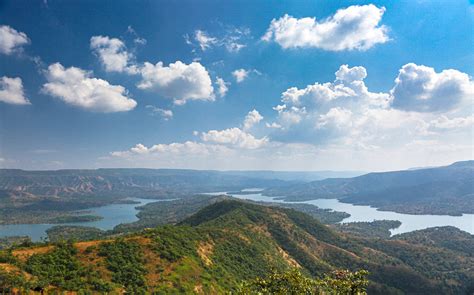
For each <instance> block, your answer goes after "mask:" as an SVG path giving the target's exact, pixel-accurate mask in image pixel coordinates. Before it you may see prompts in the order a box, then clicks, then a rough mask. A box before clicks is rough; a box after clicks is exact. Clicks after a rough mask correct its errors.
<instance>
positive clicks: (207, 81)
mask: <svg viewBox="0 0 474 295" xmlns="http://www.w3.org/2000/svg"><path fill="white" fill-rule="evenodd" d="M140 74H141V76H142V81H141V82H140V83H139V84H138V85H137V86H138V88H140V89H147V90H152V91H155V92H156V93H158V94H160V95H163V96H164V97H167V98H170V99H173V101H174V103H175V104H177V105H183V104H185V103H186V102H187V101H188V100H204V101H214V100H215V96H214V88H213V87H212V81H211V78H210V76H209V73H208V72H207V70H206V68H205V67H204V66H203V65H201V64H200V63H198V62H192V63H190V64H189V65H187V64H185V63H183V62H181V61H176V62H175V63H170V64H169V66H164V65H163V63H162V62H158V63H157V64H155V65H154V64H151V63H149V62H145V64H144V66H143V67H142V68H141V69H140Z"/></svg>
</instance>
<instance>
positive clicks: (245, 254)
mask: <svg viewBox="0 0 474 295" xmlns="http://www.w3.org/2000/svg"><path fill="white" fill-rule="evenodd" d="M463 238H466V237H463ZM411 239H413V238H411ZM0 253H1V255H0V268H1V267H3V269H4V271H3V273H4V274H5V273H6V272H10V273H12V272H13V273H15V274H16V277H17V278H20V277H23V278H24V280H25V281H27V282H29V283H28V284H29V285H28V284H25V286H26V285H28V286H27V287H29V288H35V287H36V288H37V289H38V290H40V289H41V288H45V289H47V290H55V289H59V290H74V291H78V290H89V291H94V290H95V291H107V290H109V291H110V290H116V291H117V290H121V289H125V290H128V291H129V292H131V293H133V292H141V291H145V290H146V291H147V292H156V293H170V294H175V293H202V294H222V293H226V292H230V291H233V292H236V291H237V290H238V288H239V285H241V283H242V282H243V281H246V280H252V279H254V278H256V277H266V276H268V275H269V274H271V273H272V272H274V271H278V272H284V271H287V270H289V269H291V268H297V269H299V270H300V271H301V272H302V273H303V274H304V275H305V276H308V277H314V278H318V277H319V278H321V277H323V276H324V274H327V273H330V272H331V271H334V270H337V269H347V270H350V271H357V270H360V269H364V270H368V271H369V273H370V275H369V280H370V284H369V287H368V291H369V294H401V293H408V294H462V293H464V292H467V290H468V289H469V288H470V287H472V286H469V285H468V284H469V282H472V281H474V277H473V275H472V271H471V270H472V267H473V266H474V259H473V258H472V257H469V256H468V255H466V254H465V253H464V252H462V251H457V250H456V249H454V250H453V249H449V248H446V247H437V246H436V245H423V244H420V242H418V241H417V242H415V243H410V242H409V241H408V240H406V239H405V240H380V239H365V238H361V237H356V236H352V235H350V234H345V233H339V232H336V231H334V230H333V229H331V228H329V227H328V226H326V225H323V224H321V223H320V222H319V221H317V220H315V219H313V218H312V217H310V216H309V215H306V214H304V213H301V212H297V211H295V210H292V209H286V208H277V207H265V206H260V205H256V204H251V203H246V202H241V201H235V200H223V201H220V202H217V203H214V204H212V205H209V206H207V207H205V208H203V209H201V210H200V211H199V212H198V213H196V214H194V215H192V216H191V217H189V218H187V219H185V220H184V221H182V222H181V223H179V224H178V225H167V226H160V227H157V228H154V229H150V230H145V231H143V232H141V233H138V234H131V235H127V236H121V237H119V238H115V239H108V240H97V241H88V242H78V243H75V244H74V245H69V246H68V245H67V244H59V246H58V245H56V244H54V245H45V246H38V247H33V248H19V249H15V250H13V251H12V252H8V251H4V252H0ZM0 274H1V272H0ZM0 277H2V276H1V275H0ZM3 277H7V276H6V275H4V276H3Z"/></svg>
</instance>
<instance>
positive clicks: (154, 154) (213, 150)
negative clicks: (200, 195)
mask: <svg viewBox="0 0 474 295" xmlns="http://www.w3.org/2000/svg"><path fill="white" fill-rule="evenodd" d="M229 152H231V150H229V149H228V148H227V147H225V146H221V145H214V144H206V143H200V142H195V141H186V142H183V143H179V142H174V143H170V144H161V143H160V144H155V145H152V146H150V147H147V146H145V145H143V144H141V143H139V144H136V145H135V146H134V147H132V148H130V149H129V150H125V151H114V152H111V153H110V155H111V156H112V157H118V158H121V159H129V160H133V161H134V162H136V161H137V160H138V163H140V160H143V161H144V163H147V164H145V166H148V165H149V163H150V160H161V161H162V163H163V162H164V163H168V165H169V164H171V165H173V166H175V165H176V164H177V162H179V163H180V165H183V164H184V165H185V163H189V162H190V161H194V160H195V159H200V158H203V159H206V158H207V157H213V158H218V157H220V156H222V155H226V154H228V153H229ZM181 161H182V162H181ZM122 165H123V164H122ZM141 165H144V164H139V166H141Z"/></svg>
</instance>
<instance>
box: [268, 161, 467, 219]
mask: <svg viewBox="0 0 474 295" xmlns="http://www.w3.org/2000/svg"><path fill="white" fill-rule="evenodd" d="M265 193H267V194H270V195H275V196H284V197H285V199H286V200H292V201H295V200H311V199H318V198H337V199H339V200H342V201H344V202H347V203H353V204H364V205H371V206H374V207H377V208H381V209H384V210H389V211H396V212H402V213H411V214H462V213H474V161H472V160H471V161H462V162H456V163H453V164H451V165H449V166H444V167H435V168H425V169H421V168H420V169H416V170H404V171H393V172H379V173H368V174H365V175H362V176H358V177H354V178H331V179H325V180H320V181H314V182H309V183H305V184H297V185H290V186H286V187H283V188H275V189H269V190H267V191H266V192H265Z"/></svg>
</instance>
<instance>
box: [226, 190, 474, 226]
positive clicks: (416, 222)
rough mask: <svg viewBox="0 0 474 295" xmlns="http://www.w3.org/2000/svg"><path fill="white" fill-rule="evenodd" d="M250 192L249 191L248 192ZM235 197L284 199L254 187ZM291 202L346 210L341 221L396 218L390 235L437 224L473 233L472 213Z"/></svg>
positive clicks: (321, 201) (327, 201)
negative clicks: (405, 211)
mask: <svg viewBox="0 0 474 295" xmlns="http://www.w3.org/2000/svg"><path fill="white" fill-rule="evenodd" d="M250 192H251V193H250ZM233 197H235V198H240V199H247V200H252V201H258V202H279V203H283V202H285V201H283V200H279V199H275V198H273V197H267V196H263V195H262V194H261V193H259V192H258V191H257V190H256V189H253V190H252V191H249V190H247V191H246V194H242V195H233ZM291 203H305V204H311V205H315V206H318V207H319V208H322V209H331V210H334V211H342V212H347V213H349V214H350V215H351V216H350V217H347V218H345V219H344V220H342V221H341V222H342V223H347V222H357V221H367V222H371V221H374V220H384V219H385V220H398V221H400V222H401V223H402V224H401V225H400V226H399V227H398V228H394V229H391V230H390V231H391V233H392V235H396V234H401V233H406V232H410V231H414V230H420V229H426V228H429V227H437V226H454V227H457V228H459V229H461V230H463V231H466V232H469V233H470V234H474V214H463V215H462V216H450V215H427V214H424V215H413V214H403V213H396V212H391V211H380V210H378V209H377V208H374V207H370V206H364V205H360V206H359V205H352V204H347V203H342V202H340V201H339V200H337V199H316V200H310V201H303V202H291Z"/></svg>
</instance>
